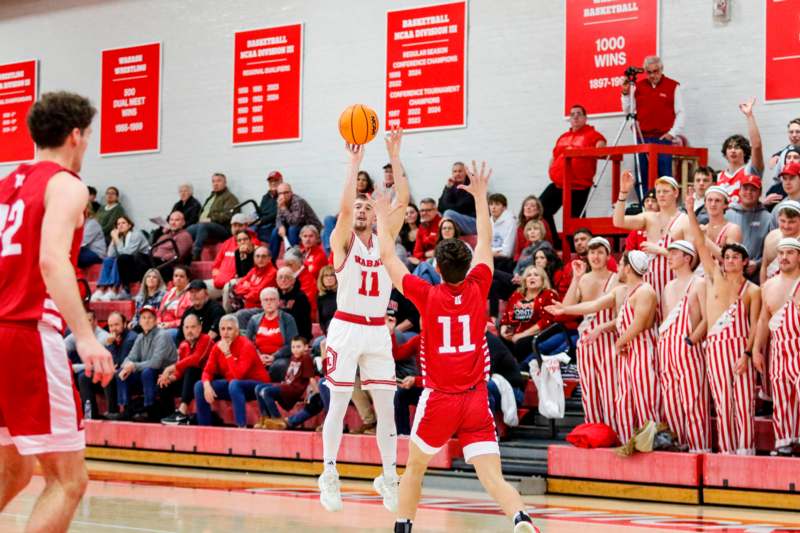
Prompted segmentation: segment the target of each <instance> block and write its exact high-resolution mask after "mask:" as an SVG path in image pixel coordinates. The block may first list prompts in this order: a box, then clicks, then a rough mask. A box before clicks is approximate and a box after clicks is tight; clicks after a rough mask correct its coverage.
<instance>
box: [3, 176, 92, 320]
mask: <svg viewBox="0 0 800 533" xmlns="http://www.w3.org/2000/svg"><path fill="white" fill-rule="evenodd" d="M59 172H69V173H70V174H72V175H73V176H75V178H76V179H80V177H79V176H78V175H77V174H75V173H74V172H71V171H69V170H67V169H65V168H63V167H61V166H60V165H58V164H56V163H53V162H51V161H42V162H40V163H35V164H32V165H31V164H23V165H20V166H19V167H17V169H16V170H14V171H13V172H11V174H9V175H8V176H6V177H5V178H3V179H2V180H0V320H2V321H10V322H22V321H39V320H43V321H45V322H47V323H49V324H51V325H52V326H53V327H55V328H57V329H59V330H63V329H64V321H63V319H62V318H61V314H60V313H59V312H58V309H57V308H56V306H55V303H53V300H51V299H50V295H49V294H47V288H46V287H45V285H44V278H42V272H41V270H40V269H39V247H40V245H41V239H42V221H43V220H44V193H45V190H46V188H47V184H48V182H49V181H50V179H51V178H52V177H53V176H54V175H56V174H58V173H59ZM82 236H83V228H78V229H77V230H75V233H74V235H73V237H72V249H71V253H70V258H71V260H72V265H73V267H74V266H75V264H76V262H77V260H78V252H79V250H80V246H81V238H82Z"/></svg>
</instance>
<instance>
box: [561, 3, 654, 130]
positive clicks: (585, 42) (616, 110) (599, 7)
mask: <svg viewBox="0 0 800 533" xmlns="http://www.w3.org/2000/svg"><path fill="white" fill-rule="evenodd" d="M564 3H565V31H564V39H565V41H566V42H565V46H564V116H568V115H569V109H570V107H571V106H573V105H575V104H581V105H583V106H584V107H586V110H587V112H588V113H589V115H595V116H596V115H613V114H620V113H622V104H621V101H620V91H621V90H622V82H623V81H625V76H624V75H623V72H624V71H625V69H626V68H627V67H629V66H634V67H637V68H642V63H643V62H644V58H645V57H647V56H649V55H656V54H658V0H637V1H636V2H630V1H628V2H626V1H623V0H610V1H604V2H602V3H598V2H597V1H596V0H565V2H564ZM640 76H643V74H640Z"/></svg>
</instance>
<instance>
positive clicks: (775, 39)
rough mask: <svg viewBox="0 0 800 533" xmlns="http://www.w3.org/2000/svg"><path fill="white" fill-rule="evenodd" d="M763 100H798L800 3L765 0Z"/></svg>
mask: <svg viewBox="0 0 800 533" xmlns="http://www.w3.org/2000/svg"><path fill="white" fill-rule="evenodd" d="M765 1H766V9H767V13H766V16H765V17H764V20H765V22H766V26H765V30H764V34H765V35H766V62H765V71H764V99H765V100H766V101H775V100H793V99H796V98H800V0H765Z"/></svg>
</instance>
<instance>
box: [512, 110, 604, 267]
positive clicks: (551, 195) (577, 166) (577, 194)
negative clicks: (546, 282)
mask: <svg viewBox="0 0 800 533" xmlns="http://www.w3.org/2000/svg"><path fill="white" fill-rule="evenodd" d="M605 145H606V138H605V137H603V135H602V134H601V133H600V132H598V131H597V130H596V129H594V126H590V125H588V124H587V123H586V108H584V107H583V106H582V105H579V104H575V105H573V106H572V107H571V108H570V110H569V130H567V131H566V132H564V133H562V134H561V136H560V137H559V138H558V140H556V145H555V147H553V157H552V159H551V160H550V169H549V175H550V183H549V184H548V185H547V187H545V189H544V191H542V194H541V195H539V200H540V201H541V203H542V205H543V210H544V212H543V213H542V218H543V219H544V221H545V222H546V223H547V225H548V227H549V234H550V235H552V237H553V239H554V240H553V243H554V245H555V246H556V247H559V246H560V245H561V240H560V239H558V230H557V229H556V220H555V214H556V213H558V211H559V210H560V209H561V205H562V204H563V198H564V173H565V168H566V167H565V160H564V156H565V154H566V152H567V151H568V150H570V149H572V148H602V147H603V146H605ZM572 171H573V181H572V183H571V185H570V191H571V193H570V195H571V201H572V216H573V217H577V216H580V214H581V212H582V211H583V207H584V206H585V205H586V200H587V199H588V198H589V192H590V190H591V188H592V183H594V175H595V172H596V171H597V161H596V160H595V159H594V158H591V157H582V158H580V159H573V160H572ZM520 251H521V250H520Z"/></svg>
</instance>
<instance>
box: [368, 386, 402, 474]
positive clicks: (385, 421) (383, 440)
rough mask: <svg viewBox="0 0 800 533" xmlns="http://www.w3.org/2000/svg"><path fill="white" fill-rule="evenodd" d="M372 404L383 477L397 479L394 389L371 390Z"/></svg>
mask: <svg viewBox="0 0 800 533" xmlns="http://www.w3.org/2000/svg"><path fill="white" fill-rule="evenodd" d="M369 392H370V395H371V396H372V406H373V407H374V408H375V418H376V419H377V426H376V427H375V437H376V438H377V440H378V450H380V453H381V462H382V463H383V477H384V478H385V479H387V480H388V479H397V428H396V426H395V423H394V394H395V391H393V390H380V389H378V390H371V391H369Z"/></svg>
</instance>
